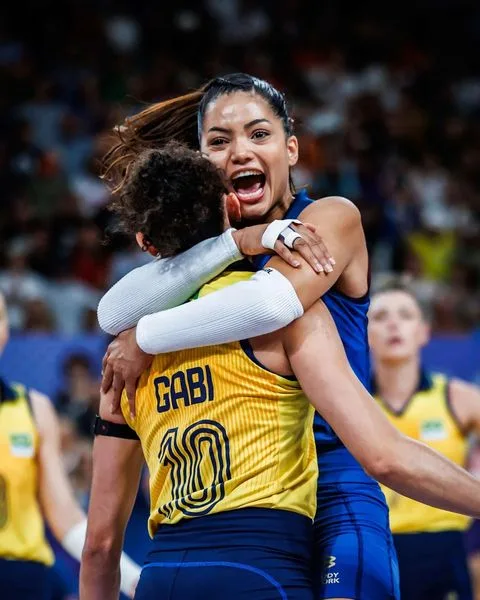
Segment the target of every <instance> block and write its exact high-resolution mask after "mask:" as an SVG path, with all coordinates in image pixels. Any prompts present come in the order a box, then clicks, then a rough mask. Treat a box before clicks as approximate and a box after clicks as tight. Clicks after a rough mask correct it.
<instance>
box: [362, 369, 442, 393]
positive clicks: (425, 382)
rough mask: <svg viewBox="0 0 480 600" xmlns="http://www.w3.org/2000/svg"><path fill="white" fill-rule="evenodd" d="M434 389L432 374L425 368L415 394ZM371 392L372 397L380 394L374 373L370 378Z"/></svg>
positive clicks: (421, 372)
mask: <svg viewBox="0 0 480 600" xmlns="http://www.w3.org/2000/svg"><path fill="white" fill-rule="evenodd" d="M432 387H433V379H432V374H431V373H430V372H429V371H427V370H426V369H425V368H424V367H422V368H421V369H420V379H419V381H418V387H417V389H416V390H415V393H416V394H418V392H428V391H429V390H431V389H432ZM370 392H371V394H372V396H375V395H376V394H377V392H378V386H377V381H376V379H375V373H374V372H372V376H371V378H370Z"/></svg>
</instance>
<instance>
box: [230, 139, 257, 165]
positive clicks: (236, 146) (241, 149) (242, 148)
mask: <svg viewBox="0 0 480 600" xmlns="http://www.w3.org/2000/svg"><path fill="white" fill-rule="evenodd" d="M230 157H231V160H232V163H233V164H235V165H245V164H246V163H248V162H249V161H250V160H252V158H253V154H252V151H251V149H250V147H249V144H248V140H247V139H245V138H241V139H236V140H234V141H233V142H232V144H231V155H230Z"/></svg>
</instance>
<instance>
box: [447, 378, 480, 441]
mask: <svg viewBox="0 0 480 600" xmlns="http://www.w3.org/2000/svg"><path fill="white" fill-rule="evenodd" d="M449 386H450V387H449V390H448V393H449V401H450V406H451V409H452V412H453V414H454V416H455V418H456V420H457V422H458V424H459V426H460V428H461V430H462V431H463V432H464V433H465V434H469V433H475V434H476V435H477V436H479V435H480V389H479V388H478V387H477V386H475V385H472V384H471V383H467V382H465V381H461V380H459V379H452V381H451V382H450V384H449Z"/></svg>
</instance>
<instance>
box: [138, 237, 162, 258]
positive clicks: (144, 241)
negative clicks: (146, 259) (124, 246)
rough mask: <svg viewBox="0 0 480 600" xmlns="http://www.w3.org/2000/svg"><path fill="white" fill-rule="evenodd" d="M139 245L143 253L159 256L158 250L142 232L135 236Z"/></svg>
mask: <svg viewBox="0 0 480 600" xmlns="http://www.w3.org/2000/svg"><path fill="white" fill-rule="evenodd" d="M135 239H136V240H137V244H138V245H139V246H140V249H141V250H142V252H148V253H149V254H151V255H152V256H159V252H158V250H157V249H156V248H155V246H154V245H153V244H152V242H151V241H150V240H149V239H148V238H147V237H146V236H145V235H143V233H142V232H141V231H137V233H136V234H135Z"/></svg>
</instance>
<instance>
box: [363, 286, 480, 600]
mask: <svg viewBox="0 0 480 600" xmlns="http://www.w3.org/2000/svg"><path fill="white" fill-rule="evenodd" d="M369 340H370V347H371V350H372V354H373V358H374V365H375V367H374V369H375V371H374V375H375V376H374V384H375V385H374V388H375V389H374V393H375V395H376V397H377V400H378V402H379V404H380V406H381V407H382V408H383V410H384V411H385V414H386V416H387V418H388V419H389V420H390V422H391V423H392V424H393V425H394V426H395V427H397V428H398V429H399V430H400V431H401V432H402V433H403V434H405V435H408V436H410V437H412V438H414V439H417V440H419V441H421V442H423V443H425V444H427V445H428V446H430V447H431V448H433V449H435V450H436V451H437V452H439V453H441V454H443V455H444V456H446V457H447V458H449V459H450V460H451V461H452V462H454V463H455V464H457V465H459V466H462V467H464V466H465V465H466V463H467V456H468V450H469V440H468V437H469V435H470V434H472V433H476V434H478V433H479V432H480V391H479V390H478V389H477V388H475V387H474V386H472V385H470V384H467V383H464V382H462V381H459V380H455V379H454V380H449V379H448V378H447V377H445V376H444V375H441V374H438V373H430V372H428V371H426V370H425V369H424V368H423V367H422V364H421V358H420V351H421V348H422V346H424V345H425V344H426V343H427V341H428V325H427V322H426V318H425V315H424V313H423V311H422V307H421V306H420V303H419V302H418V301H417V299H416V297H415V295H414V294H413V292H412V290H410V289H409V288H408V286H406V285H403V284H402V283H401V282H399V281H397V282H391V283H389V284H387V285H385V287H384V288H382V289H381V290H379V291H378V292H377V293H376V294H375V295H374V296H373V298H372V304H371V308H370V313H369ZM384 492H385V495H386V498H387V501H388V504H389V509H390V526H391V529H392V532H393V534H394V540H395V545H396V549H397V554H398V560H399V566H400V586H401V592H402V598H406V599H407V600H435V599H436V598H438V599H441V598H445V597H447V595H448V594H449V593H450V592H454V593H455V594H456V596H455V598H457V599H458V600H469V599H471V598H472V591H471V585H470V580H469V574H468V568H467V560H466V553H465V547H464V535H463V534H464V532H465V530H466V529H467V528H468V526H469V523H470V520H469V518H468V517H465V516H463V515H459V514H456V513H452V512H447V511H444V510H440V509H437V508H433V507H431V506H427V505H425V504H421V503H419V502H415V501H414V500H411V499H410V498H406V497H404V496H401V495H399V494H397V493H395V492H393V491H392V490H389V489H387V488H385V489H384Z"/></svg>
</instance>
